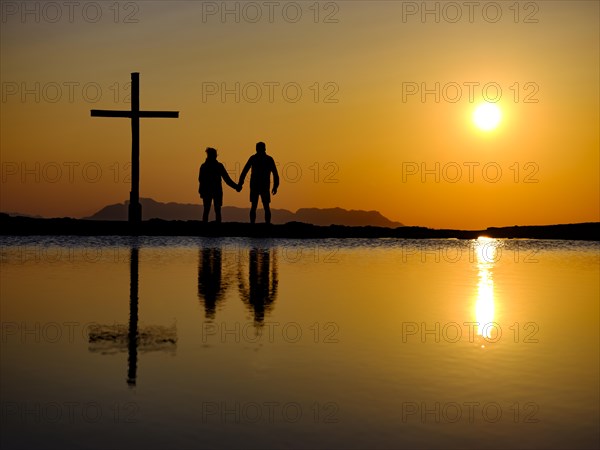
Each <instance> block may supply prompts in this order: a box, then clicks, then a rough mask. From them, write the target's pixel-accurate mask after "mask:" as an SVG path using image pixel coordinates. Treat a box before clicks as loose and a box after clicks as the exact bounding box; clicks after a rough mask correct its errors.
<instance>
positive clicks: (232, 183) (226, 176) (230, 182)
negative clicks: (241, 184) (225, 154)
mask: <svg viewBox="0 0 600 450" xmlns="http://www.w3.org/2000/svg"><path fill="white" fill-rule="evenodd" d="M219 165H220V166H221V167H220V169H219V170H220V171H221V177H222V178H223V180H224V181H225V183H227V185H228V186H229V187H231V188H233V189H237V188H238V185H237V184H235V181H233V180H232V179H231V177H230V176H229V174H228V173H227V170H225V166H224V165H223V164H219Z"/></svg>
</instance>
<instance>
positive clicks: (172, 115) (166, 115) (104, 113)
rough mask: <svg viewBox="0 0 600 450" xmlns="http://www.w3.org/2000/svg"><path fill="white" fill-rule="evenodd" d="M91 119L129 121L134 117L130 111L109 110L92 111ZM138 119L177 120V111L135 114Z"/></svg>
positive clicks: (140, 112)
mask: <svg viewBox="0 0 600 450" xmlns="http://www.w3.org/2000/svg"><path fill="white" fill-rule="evenodd" d="M91 115H92V117H125V118H128V119H131V118H132V117H134V115H133V113H132V111H115V110H110V109H92V110H91ZM136 116H137V117H140V118H142V117H143V118H163V119H177V118H179V111H139V112H138V113H137V114H136Z"/></svg>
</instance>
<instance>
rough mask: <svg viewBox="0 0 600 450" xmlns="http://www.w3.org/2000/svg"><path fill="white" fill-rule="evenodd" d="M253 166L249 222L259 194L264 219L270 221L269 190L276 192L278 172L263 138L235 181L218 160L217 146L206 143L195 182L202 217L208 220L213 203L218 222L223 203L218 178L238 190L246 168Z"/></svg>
mask: <svg viewBox="0 0 600 450" xmlns="http://www.w3.org/2000/svg"><path fill="white" fill-rule="evenodd" d="M250 169H252V173H251V175H250V203H251V205H252V206H251V208H250V222H251V223H254V222H256V208H257V206H258V198H259V197H260V199H261V200H262V204H263V208H264V210H265V222H266V223H271V208H270V207H269V204H270V202H271V193H273V195H275V194H276V193H277V188H278V187H279V174H278V173H277V167H276V166H275V161H274V160H273V158H272V157H271V156H269V155H267V146H266V145H265V143H264V142H259V143H257V144H256V153H255V154H254V155H252V156H251V157H250V159H248V162H247V163H246V165H245V166H244V170H242V173H241V175H240V179H239V180H238V182H237V184H236V183H235V182H234V181H233V180H232V179H231V177H230V176H229V174H228V173H227V171H226V170H225V166H223V164H222V163H220V162H219V161H217V150H216V149H214V148H212V147H208V148H207V149H206V161H205V162H204V163H203V164H202V165H201V166H200V173H199V175H198V182H199V184H200V187H199V188H198V192H199V193H200V197H202V202H203V205H204V212H203V214H202V220H203V221H204V222H208V215H209V214H210V208H211V203H214V205H215V216H216V221H217V223H220V222H221V206H222V204H223V184H222V183H221V180H225V183H227V184H228V185H229V186H230V187H232V188H233V189H235V190H236V191H238V192H240V191H241V190H242V187H243V186H244V180H245V179H246V175H247V174H248V171H250ZM271 173H272V174H273V190H272V191H271Z"/></svg>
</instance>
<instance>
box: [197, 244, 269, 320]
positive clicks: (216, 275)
mask: <svg viewBox="0 0 600 450" xmlns="http://www.w3.org/2000/svg"><path fill="white" fill-rule="evenodd" d="M227 265H228V266H229V267H231V266H230V265H229V264H227ZM247 270H248V272H247V276H246V275H245V274H244V269H243V267H242V264H241V260H240V261H238V270H237V284H238V289H239V293H240V297H241V299H242V301H243V302H244V303H245V304H246V305H247V306H248V307H249V308H250V309H251V311H252V314H253V316H254V322H255V323H256V324H258V325H260V324H262V323H263V321H264V318H265V314H266V313H267V312H268V311H269V310H270V309H271V307H272V305H273V303H274V302H275V299H276V297H277V286H278V276H277V257H276V250H275V249H274V248H270V249H260V248H251V249H250V250H249V253H248V269H247ZM232 276H233V274H231V272H229V271H228V270H226V271H225V273H223V255H222V251H221V249H220V248H203V249H201V250H200V255H199V258H198V298H199V299H200V301H202V302H203V303H204V313H205V316H206V318H207V319H214V318H215V312H216V308H217V304H218V303H219V302H220V301H221V300H223V298H224V296H225V292H226V290H227V289H228V288H229V286H230V285H231V282H230V280H229V279H230V277H232Z"/></svg>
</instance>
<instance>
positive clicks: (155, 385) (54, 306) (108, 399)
mask: <svg viewBox="0 0 600 450" xmlns="http://www.w3.org/2000/svg"><path fill="white" fill-rule="evenodd" d="M0 243H1V244H2V255H1V257H2V259H1V274H0V282H1V284H0V286H1V287H0V289H1V291H0V293H1V303H0V313H1V320H2V335H1V339H2V341H1V344H2V352H1V354H0V355H1V356H0V363H1V385H0V397H1V407H2V410H1V412H2V433H1V437H0V446H1V447H2V449H9V448H28V449H29V448H34V447H43V448H102V449H109V448H140V449H155V448H156V449H163V448H165V449H166V448H189V449H199V448H344V449H346V448H350V449H354V448H356V449H362V448H369V449H372V448H390V449H396V448H438V449H454V448H467V449H469V448H476V449H480V448H502V449H504V448H531V449H533V448H535V449H542V448H556V449H559V448H598V446H599V445H600V442H599V433H600V430H599V420H600V418H599V413H598V405H599V403H600V398H599V353H600V352H599V335H598V329H599V323H598V322H599V306H598V305H599V298H600V265H599V249H600V247H599V244H598V243H597V242H595V243H585V242H570V241H534V240H493V239H479V240H476V241H457V240H426V241H411V240H396V239H389V240H386V239H382V240H352V241H350V240H318V241H317V240H315V241H311V240H252V239H205V238H141V237H140V238H137V239H135V238H125V237H123V238H120V237H107V238H72V237H70V238H66V237H55V238H47V237H44V238H41V237H40V238H37V237H29V238H10V237H3V238H1V240H0Z"/></svg>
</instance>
